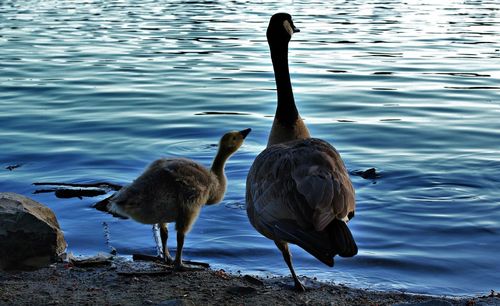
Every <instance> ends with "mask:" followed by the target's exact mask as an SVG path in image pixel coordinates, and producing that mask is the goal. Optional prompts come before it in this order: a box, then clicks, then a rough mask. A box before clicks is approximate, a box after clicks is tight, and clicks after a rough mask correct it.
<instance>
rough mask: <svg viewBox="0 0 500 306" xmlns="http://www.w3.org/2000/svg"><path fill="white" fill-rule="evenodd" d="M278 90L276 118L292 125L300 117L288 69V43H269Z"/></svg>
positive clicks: (287, 124)
mask: <svg viewBox="0 0 500 306" xmlns="http://www.w3.org/2000/svg"><path fill="white" fill-rule="evenodd" d="M269 48H270V50H271V59H272V62H273V68H274V78H275V80H276V89H277V92H278V106H277V108H276V115H275V120H277V121H278V122H279V123H280V124H282V125H284V126H292V125H293V124H295V122H296V121H297V119H298V118H299V112H298V111H297V107H296V106H295V99H294V97H293V91H292V83H291V81H290V72H289V69H288V44H269Z"/></svg>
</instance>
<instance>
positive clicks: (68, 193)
mask: <svg viewBox="0 0 500 306" xmlns="http://www.w3.org/2000/svg"><path fill="white" fill-rule="evenodd" d="M48 192H53V193H54V194H55V196H56V197H58V198H60V199H69V198H79V199H81V198H82V197H96V196H99V195H103V194H106V193H107V191H106V190H103V189H58V188H52V189H37V190H35V192H34V194H37V193H48Z"/></svg>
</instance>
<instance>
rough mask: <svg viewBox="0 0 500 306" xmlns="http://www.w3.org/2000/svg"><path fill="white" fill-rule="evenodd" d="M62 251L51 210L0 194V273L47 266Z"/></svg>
mask: <svg viewBox="0 0 500 306" xmlns="http://www.w3.org/2000/svg"><path fill="white" fill-rule="evenodd" d="M65 249H66V241H65V240H64V236H63V233H62V231H61V229H60V228H59V223H58V222H57V219H56V216H55V215H54V213H53V212H52V210H51V209H50V208H48V207H46V206H44V205H42V204H40V203H38V202H35V201H33V200H31V199H29V198H27V197H25V196H22V195H19V194H15V193H10V192H0V270H7V269H26V268H27V269H29V268H39V267H42V266H46V265H48V264H50V263H52V262H55V261H56V260H57V259H58V258H59V256H61V255H62V254H63V253H64V250H65Z"/></svg>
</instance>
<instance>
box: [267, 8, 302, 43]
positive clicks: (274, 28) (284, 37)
mask: <svg viewBox="0 0 500 306" xmlns="http://www.w3.org/2000/svg"><path fill="white" fill-rule="evenodd" d="M297 32H300V30H299V29H297V28H296V27H295V25H294V24H293V21H292V16H290V14H287V13H277V14H274V15H273V16H272V17H271V20H270V21H269V26H268V27H267V33H266V34H267V41H268V42H269V44H273V43H276V44H288V42H289V41H290V39H291V38H292V35H293V33H297Z"/></svg>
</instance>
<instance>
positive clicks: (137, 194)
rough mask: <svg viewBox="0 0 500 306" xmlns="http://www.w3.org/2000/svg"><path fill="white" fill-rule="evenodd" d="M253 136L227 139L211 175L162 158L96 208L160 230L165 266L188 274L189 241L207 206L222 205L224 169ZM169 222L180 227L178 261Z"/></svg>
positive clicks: (240, 134)
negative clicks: (184, 258)
mask: <svg viewBox="0 0 500 306" xmlns="http://www.w3.org/2000/svg"><path fill="white" fill-rule="evenodd" d="M250 131H251V129H245V130H242V131H239V132H238V131H233V132H229V133H226V134H225V135H224V136H222V138H221V139H220V142H219V149H218V151H217V154H216V155H215V158H214V160H213V162H212V167H211V168H210V169H206V168H205V167H204V166H202V165H200V164H198V163H196V162H194V161H192V160H189V159H185V158H161V159H158V160H156V161H154V162H152V163H151V164H150V165H149V167H148V168H147V169H146V170H145V171H144V173H142V174H141V176H139V177H138V178H137V179H136V180H135V181H134V182H133V183H132V184H130V185H129V186H126V187H124V188H122V189H120V190H119V191H118V192H117V193H116V194H115V195H113V196H112V197H111V198H110V199H109V201H101V202H99V203H97V204H96V205H95V206H94V207H95V208H97V209H99V210H103V211H107V212H109V213H112V214H114V215H117V216H122V217H125V218H126V217H130V218H132V219H134V220H136V221H138V222H140V223H145V224H158V225H159V227H160V237H161V243H162V251H163V256H164V260H165V261H166V262H168V263H172V262H173V263H174V267H175V268H176V269H178V270H183V269H186V268H187V267H186V266H185V265H184V264H183V262H182V248H183V246H184V237H185V235H186V234H187V232H188V231H189V230H190V229H191V226H192V225H193V223H194V221H195V220H196V218H197V217H198V214H199V212H200V209H201V207H202V206H203V205H204V204H207V205H210V204H216V203H218V202H220V201H221V200H222V199H223V197H224V193H225V192H226V175H225V174H224V165H225V163H226V161H227V160H228V158H229V157H230V156H231V155H232V154H233V153H234V152H236V150H238V148H239V147H240V146H241V145H242V144H243V141H244V139H245V137H246V136H247V135H248V133H250ZM169 222H175V229H176V230H177V252H176V254H175V260H172V257H171V256H170V254H169V252H168V248H167V238H168V229H167V223H169Z"/></svg>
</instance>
